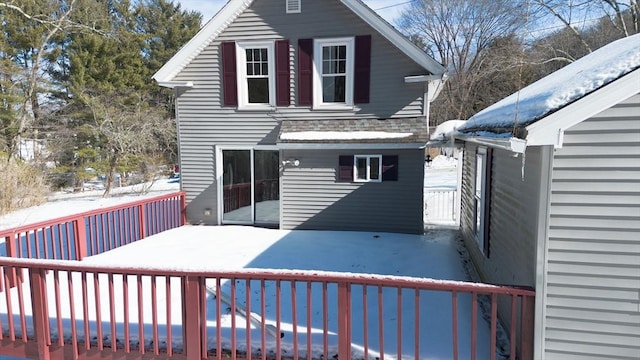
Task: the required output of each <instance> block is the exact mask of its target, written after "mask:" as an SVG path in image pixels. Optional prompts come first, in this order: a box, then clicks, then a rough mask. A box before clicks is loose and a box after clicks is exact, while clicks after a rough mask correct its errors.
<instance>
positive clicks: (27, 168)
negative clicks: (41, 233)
mask: <svg viewBox="0 0 640 360" xmlns="http://www.w3.org/2000/svg"><path fill="white" fill-rule="evenodd" d="M0 179H1V180H0V215H2V214H6V213H8V212H10V211H13V210H17V209H21V208H25V207H29V206H34V205H39V204H42V203H43V202H44V201H45V200H46V198H47V194H48V192H49V189H48V188H47V185H46V182H45V177H44V174H43V173H42V172H41V171H40V170H39V169H38V168H36V167H34V166H32V165H29V164H27V163H24V162H22V161H20V160H13V159H12V160H10V161H7V159H6V157H4V158H2V157H0Z"/></svg>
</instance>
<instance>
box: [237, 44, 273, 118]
mask: <svg viewBox="0 0 640 360" xmlns="http://www.w3.org/2000/svg"><path fill="white" fill-rule="evenodd" d="M265 48H266V49H267V62H268V72H269V74H268V80H269V102H268V103H250V102H249V89H248V85H247V79H248V76H247V56H246V50H247V49H265ZM236 69H237V71H236V76H237V81H238V110H270V109H272V108H273V107H275V104H276V75H275V72H276V61H275V45H274V42H273V41H242V42H236Z"/></svg>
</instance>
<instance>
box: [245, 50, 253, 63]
mask: <svg viewBox="0 0 640 360" xmlns="http://www.w3.org/2000/svg"><path fill="white" fill-rule="evenodd" d="M246 53H247V61H253V51H251V49H247V50H246Z"/></svg>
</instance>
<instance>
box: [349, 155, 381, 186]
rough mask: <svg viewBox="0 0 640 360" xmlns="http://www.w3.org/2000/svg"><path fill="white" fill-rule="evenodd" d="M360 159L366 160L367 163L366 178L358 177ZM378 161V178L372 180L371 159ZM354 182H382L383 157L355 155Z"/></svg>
mask: <svg viewBox="0 0 640 360" xmlns="http://www.w3.org/2000/svg"><path fill="white" fill-rule="evenodd" d="M358 158H361V159H362V158H364V159H365V160H366V161H367V169H366V170H365V171H366V174H365V175H366V176H365V177H364V178H360V177H358ZM372 158H377V159H378V178H377V179H372V178H371V159H372ZM353 182H358V183H364V182H375V183H378V182H382V155H381V154H378V155H364V154H356V155H353Z"/></svg>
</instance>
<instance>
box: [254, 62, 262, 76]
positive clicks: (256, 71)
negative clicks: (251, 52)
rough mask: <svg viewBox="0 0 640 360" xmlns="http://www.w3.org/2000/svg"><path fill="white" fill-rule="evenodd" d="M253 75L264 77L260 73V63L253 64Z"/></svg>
mask: <svg viewBox="0 0 640 360" xmlns="http://www.w3.org/2000/svg"><path fill="white" fill-rule="evenodd" d="M253 75H262V73H261V72H260V63H255V64H253Z"/></svg>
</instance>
